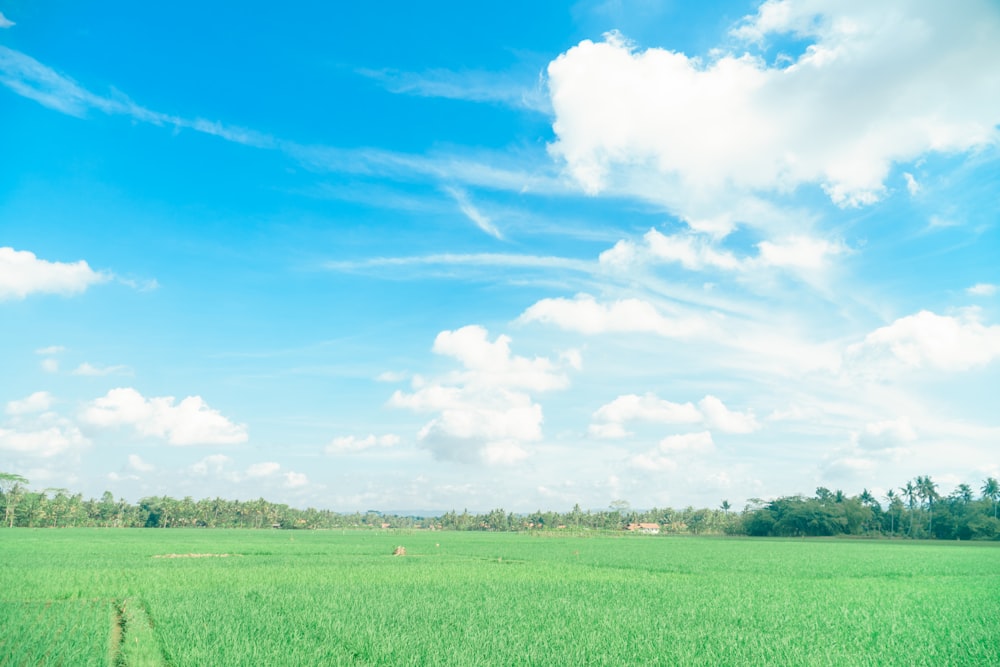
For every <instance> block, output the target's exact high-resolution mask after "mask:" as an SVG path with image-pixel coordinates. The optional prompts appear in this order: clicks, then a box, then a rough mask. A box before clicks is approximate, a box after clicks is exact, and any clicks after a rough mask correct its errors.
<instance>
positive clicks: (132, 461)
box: [128, 454, 156, 472]
mask: <svg viewBox="0 0 1000 667" xmlns="http://www.w3.org/2000/svg"><path fill="white" fill-rule="evenodd" d="M128 467H129V468H130V469H132V470H135V471H136V472H152V471H154V470H156V466H154V465H153V464H151V463H147V462H145V461H143V460H142V457H141V456H139V455H138V454H129V455H128Z"/></svg>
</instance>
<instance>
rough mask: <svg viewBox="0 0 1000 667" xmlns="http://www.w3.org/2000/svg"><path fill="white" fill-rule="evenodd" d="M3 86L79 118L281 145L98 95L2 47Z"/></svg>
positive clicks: (115, 96)
mask: <svg viewBox="0 0 1000 667" xmlns="http://www.w3.org/2000/svg"><path fill="white" fill-rule="evenodd" d="M0 84H2V85H4V86H7V87H8V88H10V89H11V90H12V91H14V92H15V93H17V94H18V95H21V96H22V97H26V98H28V99H30V100H34V101H35V102H38V103H39V104H41V105H42V106H45V107H48V108H50V109H53V110H55V111H59V112H61V113H64V114H67V115H70V116H76V117H78V118H83V117H85V116H86V115H87V114H88V113H89V112H91V111H97V112H100V113H104V114H108V115H114V116H128V117H129V118H131V119H132V120H135V121H138V122H141V123H150V124H152V125H164V126H172V127H174V128H177V129H189V130H194V131H196V132H201V133H203V134H210V135H213V136H217V137H220V138H222V139H225V140H226V141H232V142H235V143H240V144H246V145H248V146H256V147H258V148H276V147H277V144H278V142H277V141H276V140H275V139H274V138H273V137H271V136H269V135H266V134H263V133H260V132H255V131H253V130H248V129H246V128H240V127H235V126H232V125H226V124H223V123H219V122H215V121H209V120H205V119H203V118H193V119H191V118H183V117H181V116H175V115H172V114H166V113H161V112H159V111H153V110H152V109H147V108H146V107H143V106H141V105H139V104H137V103H135V102H133V101H132V100H131V99H129V98H128V96H127V95H125V94H124V93H121V92H119V91H112V92H111V93H110V94H108V95H99V94H97V93H94V92H91V91H90V90H87V89H86V88H84V87H83V86H81V85H80V84H78V83H77V82H76V81H74V80H73V79H72V78H70V77H68V76H66V75H64V74H61V73H59V72H57V71H56V70H54V69H52V68H51V67H48V66H46V65H43V64H42V63H40V62H38V61H37V60H35V59H34V58H32V57H31V56H29V55H26V54H24V53H21V52H20V51H15V50H14V49H10V48H8V47H6V46H0Z"/></svg>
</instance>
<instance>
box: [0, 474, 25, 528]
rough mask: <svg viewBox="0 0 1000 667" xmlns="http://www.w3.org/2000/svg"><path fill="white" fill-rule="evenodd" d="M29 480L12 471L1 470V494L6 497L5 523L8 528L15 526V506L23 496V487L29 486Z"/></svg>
mask: <svg viewBox="0 0 1000 667" xmlns="http://www.w3.org/2000/svg"><path fill="white" fill-rule="evenodd" d="M27 484H28V480H26V479H25V478H24V477H22V476H21V475H18V474H15V473H12V472H0V494H2V495H3V497H4V505H5V508H4V523H6V524H7V527H8V528H13V527H14V508H15V507H17V501H18V499H19V498H20V496H21V489H22V488H23V487H24V486H27Z"/></svg>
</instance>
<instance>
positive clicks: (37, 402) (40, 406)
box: [7, 391, 54, 415]
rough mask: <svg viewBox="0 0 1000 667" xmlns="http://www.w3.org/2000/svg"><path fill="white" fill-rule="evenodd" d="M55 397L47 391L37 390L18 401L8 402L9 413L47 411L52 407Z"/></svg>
mask: <svg viewBox="0 0 1000 667" xmlns="http://www.w3.org/2000/svg"><path fill="white" fill-rule="evenodd" d="M53 402H54V399H53V397H52V394H50V393H49V392H47V391H36V392H35V393H33V394H31V395H30V396H27V397H25V398H22V399H21V400H18V401H11V402H10V403H8V404H7V414H9V415H24V414H30V413H33V412H45V411H46V410H48V409H49V408H50V407H52V403H53Z"/></svg>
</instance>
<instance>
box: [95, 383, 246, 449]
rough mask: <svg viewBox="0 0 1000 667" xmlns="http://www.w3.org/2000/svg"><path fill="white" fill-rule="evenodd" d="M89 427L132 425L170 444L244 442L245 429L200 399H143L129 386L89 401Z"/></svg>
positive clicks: (142, 433) (144, 433)
mask: <svg viewBox="0 0 1000 667" xmlns="http://www.w3.org/2000/svg"><path fill="white" fill-rule="evenodd" d="M81 420H82V421H83V422H85V423H87V424H90V425H92V426H97V427H102V428H110V427H116V426H131V427H133V428H134V429H135V430H136V432H138V433H139V434H140V435H143V436H149V437H156V438H162V439H163V440H165V441H167V442H168V443H170V444H171V445H196V444H230V443H239V442H246V440H247V429H246V426H244V425H242V424H234V423H232V422H231V421H229V420H228V419H227V418H225V417H224V416H222V415H221V414H220V413H219V411H218V410H213V409H212V408H210V407H209V406H208V405H207V404H206V403H205V401H204V400H202V398H201V397H200V396H188V397H187V398H185V399H183V400H182V401H181V402H180V403H177V404H175V399H174V397H173V396H164V397H153V398H148V399H147V398H145V397H144V396H143V395H142V394H140V393H139V392H138V391H136V390H135V389H132V388H131V387H127V388H118V389H112V390H111V391H109V392H108V393H107V395H106V396H103V397H101V398H98V399H96V400H94V401H92V402H91V403H90V404H89V405H88V406H87V407H86V409H85V410H84V411H83V413H82V414H81Z"/></svg>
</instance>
